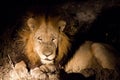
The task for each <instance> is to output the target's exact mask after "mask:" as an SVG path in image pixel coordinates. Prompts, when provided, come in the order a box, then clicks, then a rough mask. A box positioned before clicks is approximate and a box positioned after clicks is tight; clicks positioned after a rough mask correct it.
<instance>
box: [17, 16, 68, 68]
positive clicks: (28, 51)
mask: <svg viewBox="0 0 120 80" xmlns="http://www.w3.org/2000/svg"><path fill="white" fill-rule="evenodd" d="M37 17H40V18H41V20H42V19H43V18H44V17H43V16H37ZM56 19H57V20H58V17H57V18H54V19H52V18H49V20H52V21H53V22H54V21H57V20H56ZM27 20H28V18H27V19H25V20H24V26H23V27H22V29H21V30H20V31H19V32H18V33H19V35H20V41H22V42H23V45H24V53H25V55H26V56H27V58H28V60H29V61H30V64H31V65H35V66H36V65H39V64H40V63H41V62H40V57H39V56H38V54H36V53H35V52H34V50H33V48H34V47H33V45H34V43H33V34H34V33H35V32H36V30H37V29H38V27H35V29H34V32H32V33H31V30H30V28H29V27H28V25H27ZM54 29H55V30H57V28H56V27H55V26H54ZM44 35H46V34H44ZM59 37H60V38H61V39H62V40H61V41H59V42H58V43H59V45H58V53H57V57H56V59H55V61H56V63H59V62H60V61H61V60H62V59H63V57H64V56H65V55H67V52H68V50H69V47H70V42H69V38H68V37H67V36H66V35H65V34H64V32H63V31H61V32H59Z"/></svg>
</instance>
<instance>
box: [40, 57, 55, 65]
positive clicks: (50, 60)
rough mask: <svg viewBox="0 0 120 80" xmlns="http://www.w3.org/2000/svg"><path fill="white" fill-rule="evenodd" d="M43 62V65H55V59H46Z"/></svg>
mask: <svg viewBox="0 0 120 80" xmlns="http://www.w3.org/2000/svg"><path fill="white" fill-rule="evenodd" d="M41 62H42V63H43V64H54V59H48V58H45V59H41Z"/></svg>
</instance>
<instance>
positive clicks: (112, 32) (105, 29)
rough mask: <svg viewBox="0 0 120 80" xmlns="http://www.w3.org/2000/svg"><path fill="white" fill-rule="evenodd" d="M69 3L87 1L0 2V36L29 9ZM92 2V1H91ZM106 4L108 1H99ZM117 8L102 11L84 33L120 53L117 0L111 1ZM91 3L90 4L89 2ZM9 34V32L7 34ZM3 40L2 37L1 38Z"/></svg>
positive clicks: (31, 0) (119, 12)
mask: <svg viewBox="0 0 120 80" xmlns="http://www.w3.org/2000/svg"><path fill="white" fill-rule="evenodd" d="M70 1H76V2H86V1H88V0H53V1H52V0H15V1H14V0H4V1H1V2H0V22H1V23H0V36H1V37H2V36H3V34H4V33H7V31H6V30H7V29H11V30H13V28H14V27H13V26H14V25H16V23H17V21H19V19H20V18H21V17H22V16H23V15H24V14H25V13H26V10H27V9H28V8H29V7H32V6H36V5H40V6H41V7H51V8H52V7H54V6H55V5H58V4H63V3H67V2H70ZM93 1H94V0H93ZM101 1H104V2H107V1H109V0H101ZM112 1H113V2H116V3H117V6H114V7H110V8H108V9H105V10H104V9H103V10H102V12H101V13H99V15H98V16H97V18H96V19H95V20H94V21H93V22H92V23H91V28H90V29H89V31H88V32H87V33H86V34H87V38H86V39H89V40H93V41H100V42H105V43H108V44H110V45H112V46H114V47H115V48H116V49H117V50H118V51H120V6H119V5H118V4H119V2H120V1H119V0H112ZM91 3H92V2H91ZM7 34H9V32H8V33H7ZM2 38H3V37H2Z"/></svg>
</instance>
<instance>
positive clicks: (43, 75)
mask: <svg viewBox="0 0 120 80" xmlns="http://www.w3.org/2000/svg"><path fill="white" fill-rule="evenodd" d="M30 73H31V75H32V77H33V78H36V79H40V80H59V71H58V70H57V69H56V67H55V66H54V65H52V64H47V65H41V66H40V67H36V68H34V69H32V70H31V71H30Z"/></svg>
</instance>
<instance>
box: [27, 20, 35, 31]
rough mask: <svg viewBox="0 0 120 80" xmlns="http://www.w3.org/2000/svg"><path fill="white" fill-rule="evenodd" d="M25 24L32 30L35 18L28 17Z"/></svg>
mask: <svg viewBox="0 0 120 80" xmlns="http://www.w3.org/2000/svg"><path fill="white" fill-rule="evenodd" d="M27 25H28V27H29V28H30V30H31V31H33V30H34V28H35V20H34V19H33V18H29V19H28V20H27Z"/></svg>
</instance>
